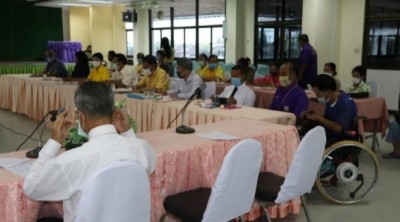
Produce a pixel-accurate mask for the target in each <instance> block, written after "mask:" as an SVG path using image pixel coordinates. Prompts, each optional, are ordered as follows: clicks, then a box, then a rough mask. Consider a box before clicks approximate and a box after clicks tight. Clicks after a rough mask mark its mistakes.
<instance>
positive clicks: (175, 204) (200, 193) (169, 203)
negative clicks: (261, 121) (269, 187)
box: [160, 139, 263, 222]
mask: <svg viewBox="0 0 400 222" xmlns="http://www.w3.org/2000/svg"><path fill="white" fill-rule="evenodd" d="M262 156H263V155H262V151H261V144H260V142H258V141H256V140H253V139H245V140H242V141H241V142H240V143H238V144H236V145H235V146H234V147H233V148H232V149H231V150H230V151H229V153H228V154H227V155H226V157H225V158H224V161H223V163H222V166H221V169H220V171H219V173H218V176H217V178H216V181H215V183H214V185H213V187H212V190H211V189H209V188H198V189H196V190H191V191H186V192H182V193H179V194H175V195H172V196H169V197H167V198H165V200H164V207H165V209H166V211H167V213H166V214H164V215H163V216H162V217H161V218H160V221H164V219H165V216H166V215H169V216H172V217H173V218H178V219H179V220H181V221H191V222H196V221H203V222H215V221H229V220H232V219H234V218H237V217H240V219H241V220H242V219H243V218H242V217H241V216H242V215H243V214H244V213H246V212H249V211H250V208H251V206H252V203H253V200H254V194H255V188H256V184H257V176H258V173H259V171H260V167H261V161H262ZM193 198H195V199H193ZM189 212H194V214H196V215H193V214H192V215H190V213H189Z"/></svg>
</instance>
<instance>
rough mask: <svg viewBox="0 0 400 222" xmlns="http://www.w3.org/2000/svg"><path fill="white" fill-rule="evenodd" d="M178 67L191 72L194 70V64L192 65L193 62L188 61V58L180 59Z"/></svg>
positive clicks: (177, 63)
mask: <svg viewBox="0 0 400 222" xmlns="http://www.w3.org/2000/svg"><path fill="white" fill-rule="evenodd" d="M176 65H178V66H179V67H181V68H184V69H187V70H190V71H192V69H193V63H192V61H191V60H190V59H187V58H182V59H179V60H178V61H177V62H176Z"/></svg>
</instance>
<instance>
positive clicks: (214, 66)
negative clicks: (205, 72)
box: [208, 63, 217, 70]
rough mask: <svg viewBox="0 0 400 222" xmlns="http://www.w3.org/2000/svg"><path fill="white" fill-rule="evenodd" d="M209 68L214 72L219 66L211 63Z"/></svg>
mask: <svg viewBox="0 0 400 222" xmlns="http://www.w3.org/2000/svg"><path fill="white" fill-rule="evenodd" d="M208 67H209V68H210V69H211V70H214V69H215V68H217V64H214V63H210V64H208Z"/></svg>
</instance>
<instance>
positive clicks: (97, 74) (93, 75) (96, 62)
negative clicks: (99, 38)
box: [87, 52, 110, 82]
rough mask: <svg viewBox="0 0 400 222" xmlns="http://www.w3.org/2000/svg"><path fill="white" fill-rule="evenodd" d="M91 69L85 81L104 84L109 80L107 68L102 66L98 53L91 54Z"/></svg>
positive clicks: (100, 56)
mask: <svg viewBox="0 0 400 222" xmlns="http://www.w3.org/2000/svg"><path fill="white" fill-rule="evenodd" d="M92 61H93V62H92V64H93V67H94V68H93V69H92V71H90V73H89V75H88V77H87V79H88V80H90V81H95V82H104V81H108V80H110V73H109V72H108V69H107V67H104V66H102V65H101V64H102V62H103V55H102V54H101V53H100V52H97V53H95V54H93V56H92Z"/></svg>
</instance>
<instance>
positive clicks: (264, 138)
mask: <svg viewBox="0 0 400 222" xmlns="http://www.w3.org/2000/svg"><path fill="white" fill-rule="evenodd" d="M194 128H195V130H196V133H204V132H209V131H215V130H218V131H221V132H224V133H227V134H231V135H234V136H237V137H239V138H240V139H244V138H254V139H256V140H258V141H260V142H261V143H262V149H263V155H264V158H263V163H262V167H261V171H271V172H274V173H277V174H279V175H282V176H285V175H286V173H287V171H288V168H289V165H290V163H291V161H292V158H293V154H294V152H295V150H296V148H297V145H298V142H299V141H298V134H297V130H296V129H295V127H293V126H284V125H277V124H272V123H267V122H261V121H255V120H246V119H239V120H227V121H222V122H217V123H213V124H205V125H198V126H195V127H194ZM138 136H139V137H141V138H143V139H146V140H148V141H149V142H150V144H151V145H152V146H153V148H154V150H155V152H156V155H157V165H156V169H155V171H154V172H153V174H152V175H151V176H150V184H151V221H154V222H155V221H158V219H159V217H160V216H161V215H162V213H164V208H163V205H162V201H163V199H164V198H165V197H166V196H168V195H171V194H175V193H178V192H182V191H186V190H190V189H194V188H198V187H212V185H213V183H214V181H215V178H216V176H217V174H218V171H219V169H220V166H221V164H222V161H223V158H224V157H225V155H226V154H227V152H228V151H229V149H231V147H232V146H233V145H235V144H236V143H238V142H239V141H240V139H238V140H230V141H213V140H207V139H204V138H202V137H199V136H197V135H196V134H190V135H182V134H176V133H175V129H169V130H161V131H153V132H146V133H140V134H138ZM23 155H24V151H20V152H17V153H6V154H2V155H0V157H10V156H23ZM22 182H23V180H22V178H20V177H19V176H16V175H13V174H12V173H10V172H8V171H6V170H4V169H0V195H1V196H2V198H1V200H0V221H7V222H20V221H24V222H31V221H35V219H36V217H37V216H39V217H44V216H60V215H62V212H61V211H62V207H61V204H60V202H52V203H44V202H36V201H31V200H29V199H28V198H26V197H25V196H24V195H23V193H22ZM269 211H270V215H271V216H272V217H285V216H286V215H287V214H288V213H289V212H293V213H299V211H300V200H299V199H295V200H293V201H290V202H288V203H286V204H282V205H279V206H272V207H270V208H269ZM260 212H261V211H260V209H259V207H258V206H257V205H256V204H254V205H253V208H252V211H251V213H249V214H248V215H247V219H248V220H254V219H256V218H257V217H259V215H260Z"/></svg>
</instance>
